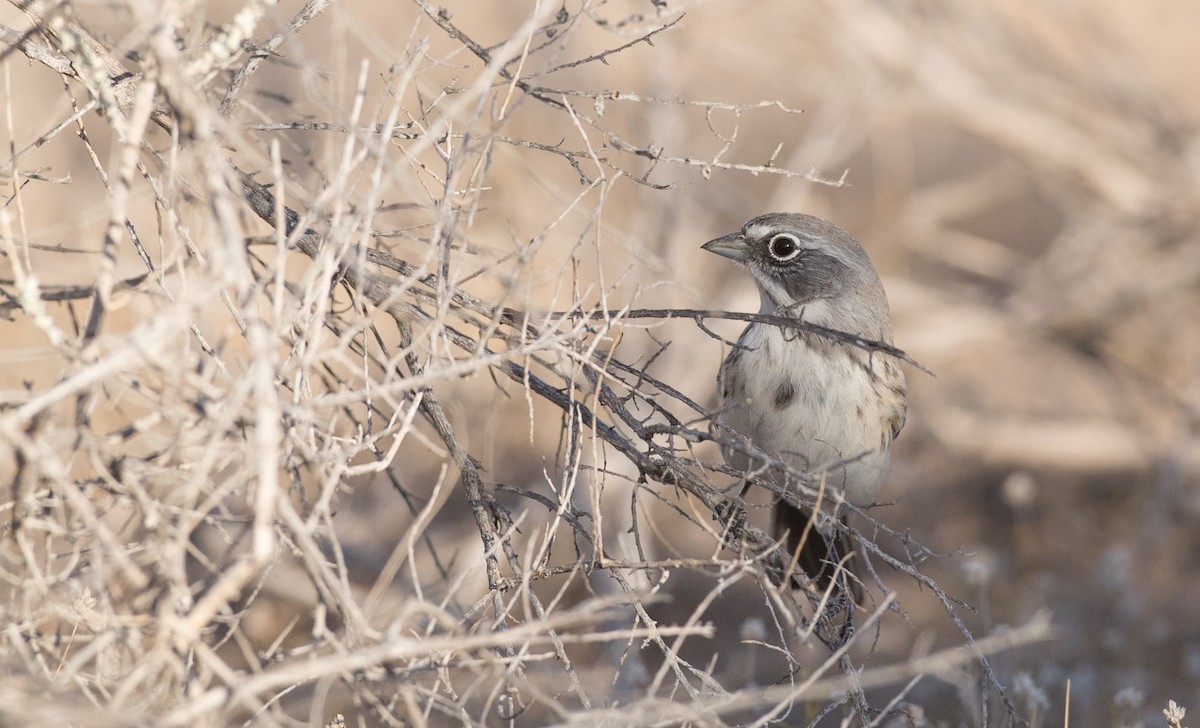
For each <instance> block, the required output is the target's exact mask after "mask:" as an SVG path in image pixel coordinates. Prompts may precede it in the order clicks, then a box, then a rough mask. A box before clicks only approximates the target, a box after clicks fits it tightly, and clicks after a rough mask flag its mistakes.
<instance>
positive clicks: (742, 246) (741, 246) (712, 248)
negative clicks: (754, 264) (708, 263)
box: [700, 232, 746, 261]
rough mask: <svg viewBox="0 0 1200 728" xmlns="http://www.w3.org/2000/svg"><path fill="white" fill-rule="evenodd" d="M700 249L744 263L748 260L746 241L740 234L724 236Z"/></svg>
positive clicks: (710, 241)
mask: <svg viewBox="0 0 1200 728" xmlns="http://www.w3.org/2000/svg"><path fill="white" fill-rule="evenodd" d="M700 247H701V248H703V249H704V250H707V251H708V252H710V253H716V254H717V255H721V256H724V257H726V258H729V259H730V260H737V261H743V260H745V259H746V239H745V238H744V237H743V236H742V234H741V233H740V232H739V233H729V234H728V235H722V236H721V237H719V238H717V239H716V240H709V241H708V242H707V243H705V244H704V245H701V246H700Z"/></svg>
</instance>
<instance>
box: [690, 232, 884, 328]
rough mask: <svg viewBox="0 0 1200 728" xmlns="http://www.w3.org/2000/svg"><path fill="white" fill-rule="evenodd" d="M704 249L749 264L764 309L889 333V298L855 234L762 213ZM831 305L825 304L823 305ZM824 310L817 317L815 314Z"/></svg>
mask: <svg viewBox="0 0 1200 728" xmlns="http://www.w3.org/2000/svg"><path fill="white" fill-rule="evenodd" d="M703 248H704V249H705V250H707V251H709V252H711V253H716V254H717V255H722V256H724V257H726V258H730V259H732V260H736V261H738V262H739V263H742V264H743V265H745V266H746V267H747V268H749V269H750V274H751V275H752V276H754V282H755V283H757V284H758V290H759V294H760V295H761V297H762V303H763V311H764V312H775V313H780V314H785V315H797V314H798V313H799V310H800V309H806V310H808V311H809V315H806V318H807V319H809V320H811V321H813V323H820V324H823V325H828V326H832V327H834V328H840V329H842V330H845V331H849V332H851V333H856V334H861V335H864V336H870V337H876V338H880V339H884V338H888V337H890V334H891V325H890V323H889V321H888V307H887V298H886V297H885V296H884V293H883V284H881V283H880V282H879V274H878V273H876V272H875V266H873V265H871V260H870V258H868V257H867V253H866V251H864V250H863V249H862V246H861V245H859V244H858V241H857V240H855V239H854V238H853V237H851V235H850V233H848V232H846V231H845V230H843V229H841V228H840V227H838V226H837V225H834V224H833V223H829V222H826V221H824V220H822V219H821V218H819V217H813V216H812V215H803V214H800V213H785V212H773V213H770V214H767V215H761V216H759V217H756V218H754V219H753V220H751V221H750V222H748V223H746V224H745V225H743V226H742V229H741V230H740V231H739V232H736V233H730V234H729V235H724V236H722V237H719V238H717V239H716V240H710V241H709V242H707V243H705V244H704V246H703ZM822 304H826V305H822ZM818 312H819V313H820V315H819V316H817V317H816V318H820V319H823V320H816V318H814V316H813V315H811V314H814V313H818Z"/></svg>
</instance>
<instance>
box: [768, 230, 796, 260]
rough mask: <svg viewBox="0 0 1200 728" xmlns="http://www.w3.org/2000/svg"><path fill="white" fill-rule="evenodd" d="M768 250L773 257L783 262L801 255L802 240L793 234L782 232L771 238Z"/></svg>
mask: <svg viewBox="0 0 1200 728" xmlns="http://www.w3.org/2000/svg"><path fill="white" fill-rule="evenodd" d="M767 250H769V251H771V257H772V258H774V259H775V260H776V261H777V262H780V263H782V262H785V261H789V260H791V259H792V258H795V257H796V256H797V255H799V253H800V242H799V241H798V240H796V238H795V237H794V236H792V235H787V234H785V233H780V234H779V235H776V236H775V237H773V238H771V242H770V243H768V244H767Z"/></svg>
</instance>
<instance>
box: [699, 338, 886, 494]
mask: <svg viewBox="0 0 1200 728" xmlns="http://www.w3.org/2000/svg"><path fill="white" fill-rule="evenodd" d="M744 343H745V345H746V346H747V347H748V348H750V349H752V350H749V351H746V352H744V353H743V355H742V356H741V357H740V360H739V362H738V365H739V369H740V371H739V372H738V374H737V376H738V378H739V380H740V382H741V386H740V387H739V388H738V390H737V391H735V392H732V393H731V401H727V402H726V403H725V412H724V415H723V417H722V421H723V422H724V423H725V424H726V425H728V426H729V427H731V428H733V429H734V430H735V431H736V432H738V433H739V434H742V435H745V436H747V437H749V438H750V439H751V441H753V442H754V444H755V445H757V446H758V447H759V448H761V449H763V450H765V451H767V452H768V453H772V454H776V455H779V456H781V457H782V458H783V459H784V460H785V461H787V462H788V463H789V464H791V465H792V466H793V467H795V468H796V469H798V470H802V471H805V472H808V473H811V474H818V473H822V472H825V473H826V485H827V486H828V487H834V488H838V489H841V490H843V491H844V492H845V495H846V498H847V500H849V501H850V502H852V503H855V504H857V505H866V504H868V503H871V502H873V501H874V500H875V496H876V495H877V494H878V493H879V488H880V485H881V484H882V481H883V476H884V474H885V472H886V470H887V466H888V462H889V459H890V457H889V453H888V449H887V447H886V445H887V438H885V434H884V432H885V429H887V428H888V427H889V425H888V424H887V423H886V422H885V416H884V413H883V408H882V406H881V404H880V396H879V394H878V393H877V387H876V383H875V381H874V379H873V377H872V375H871V374H870V373H869V372H868V371H867V369H866V368H865V366H864V361H863V360H862V359H861V358H855V357H854V356H852V355H851V353H850V350H848V349H847V347H843V346H829V347H824V346H822V347H820V348H817V347H814V346H812V345H810V344H809V343H807V342H806V341H805V340H804V339H803V338H785V336H784V335H783V334H782V333H781V332H780V331H779V330H778V329H770V330H769V331H766V332H763V331H762V329H761V328H760V329H759V335H758V336H750V337H747V340H746V341H745V342H744Z"/></svg>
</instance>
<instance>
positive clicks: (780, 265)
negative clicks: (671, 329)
mask: <svg viewBox="0 0 1200 728" xmlns="http://www.w3.org/2000/svg"><path fill="white" fill-rule="evenodd" d="M703 247H704V249H705V250H707V251H709V252H712V253H716V254H717V255H722V256H724V257H726V258H730V259H732V260H735V261H737V262H739V263H741V264H743V265H744V266H746V268H748V269H749V270H750V275H752V276H753V277H754V282H755V283H756V284H757V285H758V292H759V296H760V298H761V302H762V305H761V308H760V313H764V314H772V315H775V316H783V317H787V318H793V319H798V320H802V321H805V322H808V323H812V324H817V325H819V326H823V327H826V328H829V329H836V330H838V331H842V332H845V333H848V334H854V335H856V336H858V337H861V338H863V339H869V340H872V341H879V342H883V343H887V344H890V343H891V340H892V326H891V320H890V317H889V315H888V304H887V297H886V296H885V295H884V292H883V284H882V283H880V281H879V274H878V273H876V272H875V267H874V266H873V265H871V261H870V259H869V258H867V254H866V252H865V251H864V250H863V249H862V246H861V245H859V244H858V242H857V241H856V240H855V239H854V238H853V237H851V236H850V233H848V232H846V231H845V230H843V229H841V228H840V227H838V226H836V225H833V224H831V223H828V222H826V221H824V220H821V219H820V218H816V217H813V216H811V215H801V214H792V213H772V214H768V215H762V216H761V217H756V218H754V219H753V220H751V221H750V222H748V223H746V224H745V226H743V227H742V229H741V231H739V232H736V233H731V234H729V235H725V236H723V237H720V238H717V239H716V240H712V241H710V242H708V243H705V244H704V246H703ZM718 384H719V386H720V389H721V394H722V406H721V409H720V414H719V417H718V425H719V427H720V428H722V429H724V430H728V431H732V434H733V436H734V437H738V436H740V437H745V438H749V440H750V442H752V443H753V444H754V445H755V446H756V447H758V448H759V449H761V450H763V451H764V452H766V453H768V454H770V455H774V456H777V457H779V458H780V459H782V460H783V461H784V462H786V463H787V464H788V465H789V466H790V467H792V468H794V469H796V470H800V471H803V472H805V473H807V474H809V475H810V476H812V480H813V483H814V484H816V483H819V482H820V479H821V478H822V477H823V478H824V482H825V487H826V489H827V494H826V501H827V502H828V501H831V500H833V501H836V500H837V498H836V497H834V492H835V491H836V492H840V493H842V494H843V495H844V496H845V499H846V500H847V501H849V502H850V503H852V504H854V505H857V506H864V505H869V504H870V503H873V502H874V500H875V496H876V495H878V493H879V489H880V486H881V485H882V483H883V476H884V474H885V472H886V471H887V468H888V462H889V460H890V457H891V455H890V449H891V444H892V440H893V439H894V438H895V437H896V435H898V434H899V433H900V428H901V427H903V426H904V414H905V399H906V386H905V382H904V372H903V371H901V369H900V366H899V363H898V362H897V361H896V359H895V358H894V357H892V356H889V355H887V354H882V353H877V352H871V351H867V350H865V349H863V348H861V347H858V346H854V345H853V344H850V343H845V342H836V341H834V340H832V339H830V338H828V337H824V336H821V335H819V334H817V333H811V332H808V331H803V330H799V329H784V328H780V327H778V326H773V325H769V324H762V323H752V324H750V325H749V326H747V327H746V329H745V331H743V332H742V335H741V337H740V338H739V339H738V341H737V346H736V347H735V348H734V349H733V350H732V351H730V353H729V356H728V357H727V358H726V359H725V362H724V363H723V364H722V365H721V370H720V375H719V376H718ZM725 459H726V461H727V462H729V464H730V465H732V466H733V467H736V468H738V469H740V470H743V471H745V470H746V469H747V468H748V467H750V466H751V465H752V462H751V459H750V458H749V457H748V456H747V455H746V453H745V448H740V449H739V448H734V447H729V446H728V443H727V446H726V447H725ZM768 475H769V477H773V478H776V482H778V483H780V484H781V485H784V484H786V479H785V478H783V477H782V476H781V475H780V474H778V473H768ZM811 519H812V513H811V512H809V511H806V510H801V509H798V508H795V507H793V506H792V505H790V504H788V503H787V502H785V501H784V500H782V499H780V500H777V501H776V503H775V508H774V518H773V526H772V532H773V534H774V536H775V538H777V539H781V540H782V539H784V538H785V537H786V541H784V543H786V544H787V547H788V550H789V553H790V554H791V555H792V556H793V558H795V559H796V563H797V564H798V565H799V567H800V568H801V569H802V570H803V571H804V573H805V574H807V575H808V576H809V577H810V578H812V579H813V580H814V582H815V584H816V585H817V587H818V588H821V589H824V588H826V587H828V586H829V585H830V584H831V582H832V580H833V578H834V574H835V568H834V565H835V564H836V563H837V561H838V560H839V559H848V558H849V557H850V556H851V553H850V550H849V545H850V544H849V537H848V535H847V533H846V531H845V529H836V532H835V533H822V532H821V531H820V530H819V529H817V528H806V526H807V525H808V523H809V521H810V520H811ZM843 519H844V515H843ZM843 522H844V520H843ZM802 536H803V539H802ZM802 540H803V543H801V541H802ZM797 552H798V553H797ZM847 566H848V567H850V568H849V569H848V570H850V571H853V568H852V567H851V565H850V564H849V562H848V563H847ZM847 582H848V583H849V587H850V591H851V594H852V595H853V597H854V599H855V601H857V602H860V603H861V602H862V587H861V584H860V583H859V582H858V581H857V579H856V578H849V579H847V580H845V581H843V580H841V579H839V583H838V584H836V585H835V589H836V590H838V591H841V590H842V589H844V588H845V586H846V584H847Z"/></svg>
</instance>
